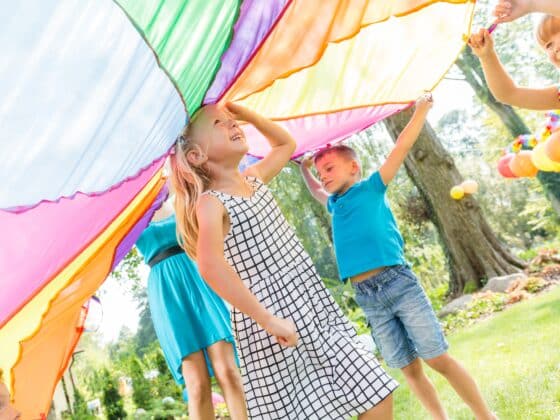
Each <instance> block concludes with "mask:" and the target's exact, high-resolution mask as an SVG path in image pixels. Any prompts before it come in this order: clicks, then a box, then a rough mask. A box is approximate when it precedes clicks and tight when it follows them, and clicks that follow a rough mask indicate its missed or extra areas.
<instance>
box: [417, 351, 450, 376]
mask: <svg viewBox="0 0 560 420" xmlns="http://www.w3.org/2000/svg"><path fill="white" fill-rule="evenodd" d="M424 361H425V362H426V363H427V364H428V366H430V367H431V368H432V369H434V370H436V371H438V372H439V373H441V374H445V373H447V372H449V370H451V369H452V368H453V365H454V364H455V363H454V360H453V359H452V358H451V357H450V356H449V355H448V354H447V353H444V354H442V355H440V356H437V357H434V358H432V359H425V360H424Z"/></svg>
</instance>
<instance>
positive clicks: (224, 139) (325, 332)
mask: <svg viewBox="0 0 560 420" xmlns="http://www.w3.org/2000/svg"><path fill="white" fill-rule="evenodd" d="M236 120H244V121H247V122H249V123H251V124H253V125H254V126H255V127H256V128H257V129H258V130H259V131H260V132H261V133H262V134H263V135H264V136H265V137H266V138H267V140H268V141H269V143H270V147H271V150H270V152H269V153H268V155H267V156H266V157H265V158H264V159H262V160H261V161H259V162H258V163H256V164H254V165H253V166H250V167H249V168H247V169H246V170H245V171H244V172H243V173H240V172H239V170H238V166H239V162H240V160H241V159H242V158H243V156H244V155H245V154H246V153H247V151H248V146H247V143H246V140H245V136H244V134H243V131H242V130H241V128H240V127H239V126H238V124H237V122H236ZM294 149H295V142H294V140H293V139H292V138H291V136H290V135H289V134H288V133H287V132H286V131H284V130H283V129H282V128H281V127H279V126H278V125H276V124H274V123H272V122H271V121H269V120H267V119H265V118H263V117H261V116H259V115H257V114H256V113H254V112H252V111H250V110H248V109H246V108H243V107H241V106H239V105H234V104H228V105H227V106H226V107H225V108H221V107H219V106H217V105H210V106H206V107H204V108H202V110H200V111H199V112H198V113H196V114H195V115H194V116H193V118H192V120H191V122H190V124H189V125H188V126H187V127H186V128H185V130H184V131H183V133H182V134H181V135H180V136H179V139H178V141H177V145H176V149H175V154H174V155H173V156H172V159H171V166H172V171H173V183H174V187H175V190H176V198H175V210H176V215H177V216H176V217H177V229H178V232H179V235H180V237H181V239H182V241H183V246H184V248H185V250H186V251H187V253H188V254H189V255H190V256H192V257H193V258H195V259H196V260H197V263H198V267H199V270H200V272H201V274H202V276H203V278H204V279H205V280H206V281H207V282H208V284H209V285H210V286H211V287H212V288H213V289H214V290H215V291H216V292H217V293H218V295H220V296H221V297H223V298H224V299H225V300H227V301H229V302H230V303H231V304H232V305H233V307H234V309H233V310H232V313H231V320H232V324H233V325H232V326H233V331H234V334H235V336H236V342H237V346H238V349H239V357H240V364H241V371H242V375H243V381H244V388H245V393H246V398H247V406H248V410H249V416H250V417H251V418H255V419H345V418H348V417H350V416H353V415H359V418H360V419H377V418H379V419H390V418H392V396H391V394H392V392H393V390H394V389H395V388H396V386H397V384H396V382H395V381H394V380H393V379H391V378H390V377H389V376H388V375H387V374H386V373H385V371H384V370H383V369H382V368H381V367H380V366H379V363H378V362H377V360H376V359H375V357H374V356H373V355H372V354H371V353H370V352H368V351H367V350H366V349H365V348H364V347H363V346H362V345H361V344H360V343H359V342H358V341H357V339H356V332H355V331H354V329H353V328H352V326H351V325H350V323H349V322H348V320H347V319H346V318H345V317H344V315H343V314H342V312H341V310H340V308H338V306H337V305H336V303H335V302H334V300H333V299H332V297H331V295H330V294H329V292H328V291H327V289H326V288H325V287H324V285H323V284H322V282H321V279H320V277H319V275H318V274H317V272H316V270H315V268H314V266H313V264H312V262H311V260H310V258H309V256H308V255H307V254H306V252H305V250H304V249H303V247H302V245H301V243H300V242H299V240H298V239H297V238H296V236H295V234H294V232H293V230H292V229H291V227H290V226H289V225H288V223H287V222H286V220H285V219H284V217H283V216H282V214H281V213H280V211H279V209H278V207H277V205H276V203H275V202H274V198H273V197H272V195H271V194H270V192H269V191H268V189H267V188H266V186H265V185H264V184H266V183H267V182H269V181H270V180H271V179H272V178H273V177H274V176H275V175H276V174H277V173H278V172H279V171H280V170H281V169H282V167H284V165H285V164H286V163H287V162H288V160H289V158H290V156H291V155H292V153H293V152H294Z"/></svg>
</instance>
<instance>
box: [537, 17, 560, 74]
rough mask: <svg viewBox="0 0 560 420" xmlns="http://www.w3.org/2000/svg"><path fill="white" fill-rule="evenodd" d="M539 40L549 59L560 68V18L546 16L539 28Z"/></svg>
mask: <svg viewBox="0 0 560 420" xmlns="http://www.w3.org/2000/svg"><path fill="white" fill-rule="evenodd" d="M537 40H538V41H539V44H540V45H541V47H543V48H544V50H545V52H546V55H547V56H548V60H549V61H550V62H551V63H552V64H553V65H554V66H555V67H556V68H560V18H557V17H554V16H545V17H544V18H543V19H542V21H541V23H540V24H539V26H538V29H537Z"/></svg>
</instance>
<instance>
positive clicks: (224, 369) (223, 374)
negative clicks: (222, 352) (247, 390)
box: [214, 363, 241, 386]
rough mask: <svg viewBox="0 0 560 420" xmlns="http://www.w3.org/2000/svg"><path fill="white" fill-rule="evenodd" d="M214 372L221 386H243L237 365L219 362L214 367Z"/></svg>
mask: <svg viewBox="0 0 560 420" xmlns="http://www.w3.org/2000/svg"><path fill="white" fill-rule="evenodd" d="M214 373H215V374H216V379H217V380H218V382H219V383H220V385H221V386H226V385H227V386H241V377H240V375H239V371H238V370H237V367H236V366H232V365H230V364H227V363H223V364H218V365H217V366H215V367H214Z"/></svg>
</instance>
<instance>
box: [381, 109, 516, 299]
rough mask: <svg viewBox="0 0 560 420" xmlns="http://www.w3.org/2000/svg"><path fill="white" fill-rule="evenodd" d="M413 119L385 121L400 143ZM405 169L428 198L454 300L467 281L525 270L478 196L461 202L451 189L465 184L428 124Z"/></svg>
mask: <svg viewBox="0 0 560 420" xmlns="http://www.w3.org/2000/svg"><path fill="white" fill-rule="evenodd" d="M411 115H412V111H411V110H406V111H403V112H401V113H400V114H397V115H395V116H393V117H390V118H387V119H385V121H384V123H385V126H386V127H387V130H388V131H389V134H390V135H391V137H392V139H393V141H396V139H397V137H398V135H399V134H400V132H401V131H402V130H403V129H404V127H405V125H406V124H407V123H408V121H409V119H410V117H411ZM405 168H406V171H407V173H408V175H409V176H410V178H411V179H412V181H413V182H414V184H415V185H416V187H417V188H418V190H419V191H420V193H421V194H422V196H423V198H424V200H425V202H426V204H427V206H428V209H429V213H430V217H431V220H432V221H433V223H434V224H435V226H436V227H437V229H438V232H439V235H440V239H441V241H442V242H443V245H444V250H445V253H446V256H447V261H448V265H449V270H450V274H451V275H450V286H449V292H450V295H451V296H453V297H454V296H457V295H460V294H462V293H463V289H464V287H465V285H466V284H467V282H474V283H475V284H476V286H477V287H480V286H481V280H482V279H489V278H491V277H495V276H502V275H505V274H510V273H513V272H517V271H519V269H520V268H523V267H524V263H523V262H522V261H521V260H519V259H517V258H516V257H515V256H513V255H512V254H511V253H510V252H509V250H508V249H507V248H506V247H505V246H504V245H503V244H502V243H501V242H500V241H499V240H498V238H497V237H496V235H495V234H494V232H493V231H492V229H491V228H490V226H489V225H488V223H487V221H486V219H485V218H484V215H483V214H482V210H481V208H480V207H479V205H478V203H477V202H476V200H475V199H474V198H473V197H472V196H467V197H465V198H463V199H462V200H459V201H456V200H453V199H452V198H451V197H450V196H449V190H450V189H451V187H453V186H454V185H457V184H459V183H461V181H462V180H463V179H462V177H461V174H460V173H459V171H458V170H457V167H456V166H455V163H454V162H453V159H452V158H451V156H450V155H449V153H447V151H446V150H445V148H444V147H443V145H442V144H441V142H440V141H439V139H438V138H437V135H436V133H435V131H434V130H433V128H432V127H431V126H430V125H429V124H428V123H427V122H426V124H425V126H424V128H423V129H422V132H421V133H420V136H419V138H418V140H417V142H416V144H415V145H414V147H413V148H412V150H411V151H410V153H409V154H408V157H407V158H406V160H405Z"/></svg>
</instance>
